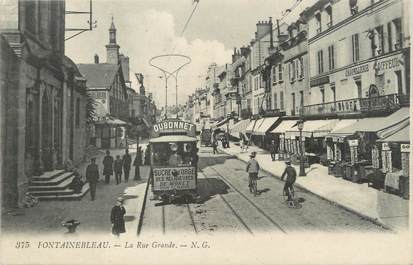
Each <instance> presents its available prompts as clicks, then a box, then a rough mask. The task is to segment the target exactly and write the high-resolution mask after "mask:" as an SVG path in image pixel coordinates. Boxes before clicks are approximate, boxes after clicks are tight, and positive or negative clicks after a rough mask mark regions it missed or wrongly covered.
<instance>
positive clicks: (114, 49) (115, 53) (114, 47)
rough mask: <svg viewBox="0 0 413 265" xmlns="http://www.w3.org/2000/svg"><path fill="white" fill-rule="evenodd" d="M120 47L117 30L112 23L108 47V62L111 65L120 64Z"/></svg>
mask: <svg viewBox="0 0 413 265" xmlns="http://www.w3.org/2000/svg"><path fill="white" fill-rule="evenodd" d="M119 48H120V47H119V45H118V44H117V43H116V28H115V24H114V23H113V17H112V23H111V25H110V28H109V44H107V45H106V56H107V57H106V62H107V63H110V64H118V62H119Z"/></svg>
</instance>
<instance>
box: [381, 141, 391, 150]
mask: <svg viewBox="0 0 413 265" xmlns="http://www.w3.org/2000/svg"><path fill="white" fill-rule="evenodd" d="M381 150H383V151H389V150H390V146H389V143H382V144H381Z"/></svg>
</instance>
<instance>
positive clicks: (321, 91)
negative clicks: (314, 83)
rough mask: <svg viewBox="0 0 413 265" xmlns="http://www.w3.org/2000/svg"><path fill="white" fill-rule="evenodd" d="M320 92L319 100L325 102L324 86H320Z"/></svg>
mask: <svg viewBox="0 0 413 265" xmlns="http://www.w3.org/2000/svg"><path fill="white" fill-rule="evenodd" d="M320 93H321V102H322V103H325V102H326V95H325V91H324V88H320Z"/></svg>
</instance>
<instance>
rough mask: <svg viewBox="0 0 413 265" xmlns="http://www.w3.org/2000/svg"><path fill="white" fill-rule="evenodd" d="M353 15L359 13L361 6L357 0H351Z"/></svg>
mask: <svg viewBox="0 0 413 265" xmlns="http://www.w3.org/2000/svg"><path fill="white" fill-rule="evenodd" d="M349 4H350V12H351V15H355V14H357V13H358V10H359V7H358V6H357V0H349Z"/></svg>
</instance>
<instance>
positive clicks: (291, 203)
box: [283, 185, 303, 209]
mask: <svg viewBox="0 0 413 265" xmlns="http://www.w3.org/2000/svg"><path fill="white" fill-rule="evenodd" d="M288 191H289V193H290V196H291V200H290V201H289V200H288V194H287V193H286V191H285V190H284V189H283V199H284V202H285V203H286V204H287V205H288V208H294V209H300V208H301V207H303V206H302V205H301V203H300V201H299V200H298V199H296V198H295V190H294V185H292V186H290V187H288Z"/></svg>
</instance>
